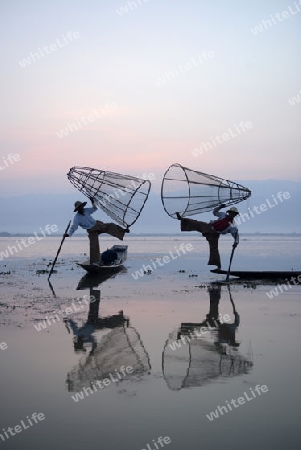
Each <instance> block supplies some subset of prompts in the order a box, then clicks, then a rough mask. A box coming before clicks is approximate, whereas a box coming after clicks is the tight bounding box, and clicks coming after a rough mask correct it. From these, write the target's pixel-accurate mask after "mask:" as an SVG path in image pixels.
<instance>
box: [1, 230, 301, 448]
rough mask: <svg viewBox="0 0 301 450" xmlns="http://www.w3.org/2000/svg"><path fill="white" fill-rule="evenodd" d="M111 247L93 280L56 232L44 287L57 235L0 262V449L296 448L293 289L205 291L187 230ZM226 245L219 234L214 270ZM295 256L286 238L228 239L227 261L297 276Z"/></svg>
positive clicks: (204, 272)
mask: <svg viewBox="0 0 301 450" xmlns="http://www.w3.org/2000/svg"><path fill="white" fill-rule="evenodd" d="M17 239H19V238H17ZM15 241H16V239H13V238H9V239H8V238H1V239H0V252H1V251H2V252H3V251H6V250H7V248H8V246H12V245H15ZM100 242H101V246H102V248H103V249H106V248H108V247H110V246H111V245H113V244H116V240H113V239H104V238H101V239H100ZM124 243H125V244H127V245H128V246H129V249H128V260H127V262H126V263H125V268H124V269H123V270H122V271H120V272H119V273H117V274H115V275H114V276H113V277H111V278H107V279H103V278H99V277H94V278H91V277H87V276H84V275H85V273H84V271H83V269H82V268H81V267H79V266H78V265H77V264H76V263H77V262H81V261H83V260H84V259H86V256H85V255H84V254H85V253H86V252H87V251H88V241H87V239H86V238H84V237H83V238H76V237H75V238H72V239H69V240H66V242H65V243H64V246H63V249H62V252H61V255H60V257H59V259H58V264H57V266H56V270H57V273H55V274H53V275H52V277H51V283H52V285H51V286H49V284H48V282H47V274H46V275H45V274H43V273H41V271H43V270H45V269H47V266H48V264H49V262H50V261H52V260H53V257H54V255H55V254H56V251H57V249H58V247H59V244H60V239H59V238H45V239H43V240H41V241H38V242H36V243H35V244H32V245H30V246H29V247H28V248H26V249H22V250H20V251H18V252H17V253H15V254H14V255H10V256H9V257H7V258H6V257H5V258H3V260H2V261H1V262H0V272H1V273H2V274H1V276H0V284H1V297H0V305H1V315H0V323H1V328H0V345H1V343H5V344H6V345H3V346H2V348H3V349H0V358H1V386H0V391H1V397H0V398H1V411H2V413H1V421H0V430H2V432H1V431H0V442H1V444H2V446H3V448H7V449H23V448H26V449H27V448H30V449H34V450H35V449H37V450H38V449H39V450H40V449H45V450H48V449H52V448H54V447H57V448H60V449H74V450H77V449H83V448H85V449H91V450H92V449H95V448H97V449H98V448H99V449H106V450H107V449H108V450H119V449H125V450H127V449H129V450H142V449H147V450H157V449H158V448H164V449H165V448H167V449H170V450H171V449H173V450H183V449H185V450H186V449H187V450H194V449H199V448H200V447H204V448H206V449H209V450H211V449H212V450H215V449H219V448H223V449H229V450H236V449H237V450H238V449H242V448H243V449H247V450H248V449H254V448H259V449H270V448H271V449H276V450H277V449H283V448H287V449H299V448H300V442H299V440H300V432H299V428H300V425H299V422H300V413H301V407H300V381H299V380H300V368H301V367H300V366H301V358H300V357H301V350H300V338H301V336H300V329H301V328H300V325H301V302H300V292H301V288H300V286H293V285H290V286H289V288H287V290H283V293H280V292H279V293H278V295H274V296H273V298H269V296H268V295H267V293H271V289H275V287H276V286H271V285H267V284H264V285H254V284H252V283H245V284H236V283H231V284H230V286H229V287H228V286H226V285H224V284H219V285H218V284H216V283H214V282H215V281H216V280H223V277H222V276H218V277H217V276H216V275H214V274H212V273H210V267H209V266H207V258H208V249H207V243H206V242H205V241H204V240H203V239H202V238H199V237H197V236H184V237H182V236H176V237H127V238H126V240H125V241H124ZM181 244H184V247H183V246H182V248H185V249H187V245H188V244H191V246H192V249H191V250H189V251H188V250H186V251H185V254H183V252H181V250H180V248H181V247H180V246H181ZM231 245H232V240H231V238H230V239H228V238H222V239H221V240H220V250H221V257H222V266H223V268H227V267H228V263H229V256H230V253H231ZM189 248H190V247H189ZM300 250H301V239H300V238H297V237H295V238H293V237H263V236H251V237H249V236H247V237H245V238H244V237H242V239H241V243H240V245H239V246H238V248H237V249H236V252H235V255H234V259H233V269H237V270H255V269H256V270H291V269H295V270H300V269H301V260H300ZM177 252H178V253H177ZM171 253H172V254H173V255H174V259H173V258H172V257H171ZM179 253H180V256H179ZM166 255H169V256H170V261H169V262H168V263H165V264H162V266H160V265H159V264H158V262H156V261H157V260H156V258H163V257H164V256H166ZM160 261H162V260H160ZM147 266H150V267H151V269H152V271H151V273H149V274H145V275H144V274H143V276H138V277H137V279H136V280H135V278H134V277H133V274H135V273H137V272H136V271H141V269H142V272H143V271H144V269H146V270H148V267H147ZM48 268H49V267H48ZM7 272H10V273H7ZM142 272H140V273H141V274H142ZM6 273H7V274H6ZM210 283H211V284H210ZM90 296H91V297H90ZM89 298H92V300H93V302H92V303H91V304H89V302H88V299H89ZM80 302H81V303H80ZM121 311H122V312H121ZM46 317H47V318H48V321H47V320H46V321H45V318H46ZM63 318H65V322H64V320H63ZM205 322H206V323H205ZM38 329H40V331H38ZM176 343H177V344H176ZM5 346H7V348H4V347H5ZM126 368H127V369H128V371H126ZM238 399H240V400H238ZM238 402H239V403H238ZM35 412H36V413H42V414H43V415H44V416H45V418H44V420H37V419H36V421H37V423H35V422H34V419H32V414H33V413H35ZM212 413H214V415H213V414H212ZM27 417H28V418H27ZM40 417H41V416H40ZM29 420H30V421H31V423H32V426H31V425H30V422H29ZM21 421H23V424H24V425H27V428H25V427H24V425H23V424H22V422H21ZM18 425H19V426H20V427H19V428H17V430H19V431H18V432H16V431H14V427H16V426H18ZM9 427H11V428H10V429H11V430H12V431H11V432H10V431H9ZM20 430H21V431H20ZM12 434H14V435H12ZM1 436H2V438H1ZM160 436H161V437H162V438H164V437H165V438H166V440H165V442H166V443H164V441H163V440H161V442H162V445H161V444H160V443H159V441H158V438H159V437H160ZM168 438H169V439H168ZM169 441H170V442H169ZM168 442H169V443H168Z"/></svg>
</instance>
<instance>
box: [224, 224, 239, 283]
mask: <svg viewBox="0 0 301 450" xmlns="http://www.w3.org/2000/svg"><path fill="white" fill-rule="evenodd" d="M236 236H237V233H236V234H235V239H236ZM235 249H236V246H234V245H233V247H232V252H231V256H230V262H229V268H228V273H227V276H226V279H225V282H226V283H228V281H229V276H230V269H231V264H232V259H233V255H234V252H235Z"/></svg>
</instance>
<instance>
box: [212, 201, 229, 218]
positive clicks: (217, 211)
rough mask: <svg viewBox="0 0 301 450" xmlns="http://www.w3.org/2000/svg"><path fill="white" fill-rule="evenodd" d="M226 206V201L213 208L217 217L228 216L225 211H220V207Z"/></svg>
mask: <svg viewBox="0 0 301 450" xmlns="http://www.w3.org/2000/svg"><path fill="white" fill-rule="evenodd" d="M225 207H226V205H225V204H224V203H223V204H222V205H219V206H217V207H216V208H214V210H213V215H214V216H217V217H225V216H226V213H224V212H222V213H220V212H219V211H220V209H222V208H225Z"/></svg>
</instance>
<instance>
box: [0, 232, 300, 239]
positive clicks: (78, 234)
mask: <svg viewBox="0 0 301 450" xmlns="http://www.w3.org/2000/svg"><path fill="white" fill-rule="evenodd" d="M30 236H33V234H32V233H8V232H6V231H4V232H0V237H30ZM41 236H42V235H41ZM148 236H149V237H155V236H158V237H160V236H161V237H167V236H170V237H172V236H199V233H131V234H130V235H129V236H128V237H148ZM240 236H241V237H243V236H290V237H301V233H295V232H291V233H281V232H279V233H264V232H262V233H260V232H256V233H240ZM46 237H49V238H52V237H54V238H58V237H60V238H61V237H62V234H52V235H49V236H46ZM74 237H87V234H84V233H77V234H76V235H74Z"/></svg>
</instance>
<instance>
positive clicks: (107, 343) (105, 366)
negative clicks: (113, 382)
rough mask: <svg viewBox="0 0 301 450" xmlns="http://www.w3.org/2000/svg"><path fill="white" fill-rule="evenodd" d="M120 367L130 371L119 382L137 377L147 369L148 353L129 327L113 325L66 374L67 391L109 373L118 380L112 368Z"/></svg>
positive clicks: (72, 390) (99, 378) (88, 383)
mask: <svg viewBox="0 0 301 450" xmlns="http://www.w3.org/2000/svg"><path fill="white" fill-rule="evenodd" d="M122 366H125V367H128V366H131V367H132V368H133V371H132V373H131V374H126V376H125V377H124V378H122V379H121V380H120V381H122V380H127V379H129V378H131V377H135V376H141V375H143V374H145V373H148V372H149V370H150V368H151V366H150V361H149V356H148V354H147V352H146V350H145V348H144V346H143V344H142V341H141V339H140V336H139V334H138V332H137V331H136V330H135V328H133V327H129V328H124V327H117V328H115V329H113V330H112V331H110V332H109V333H108V334H107V335H105V336H104V337H103V338H102V340H101V342H100V343H99V344H98V345H97V347H96V349H95V350H94V352H92V353H90V355H89V356H88V357H85V358H83V359H82V360H81V361H80V362H79V364H78V366H77V367H74V368H73V369H72V370H71V371H70V372H69V373H68V376H67V384H68V390H69V391H70V392H78V391H80V390H81V389H83V388H84V387H89V386H90V384H91V382H93V381H95V380H102V379H104V378H110V374H112V376H113V378H115V379H118V378H117V375H116V371H119V369H120V368H121V367H122Z"/></svg>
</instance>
